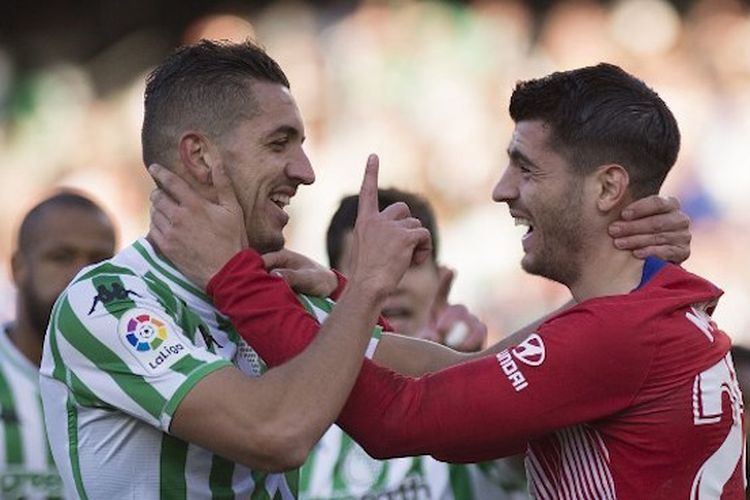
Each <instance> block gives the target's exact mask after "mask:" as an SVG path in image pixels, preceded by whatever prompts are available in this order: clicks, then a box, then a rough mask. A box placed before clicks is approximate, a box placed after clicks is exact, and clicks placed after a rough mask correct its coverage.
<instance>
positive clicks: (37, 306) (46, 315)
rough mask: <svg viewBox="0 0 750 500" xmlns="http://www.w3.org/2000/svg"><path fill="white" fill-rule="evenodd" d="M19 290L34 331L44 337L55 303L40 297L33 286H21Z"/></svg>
mask: <svg viewBox="0 0 750 500" xmlns="http://www.w3.org/2000/svg"><path fill="white" fill-rule="evenodd" d="M18 292H19V295H20V297H19V298H20V299H21V300H23V304H24V307H25V309H26V314H27V315H28V320H29V323H30V324H31V326H32V327H33V328H34V331H36V332H37V333H38V334H39V337H40V338H44V336H45V334H46V333H47V324H48V323H49V320H50V316H51V315H52V306H53V305H54V303H53V302H50V301H47V300H44V299H42V298H41V297H39V295H38V294H37V293H36V292H35V291H34V290H33V289H32V288H31V287H24V288H20V289H19V290H18Z"/></svg>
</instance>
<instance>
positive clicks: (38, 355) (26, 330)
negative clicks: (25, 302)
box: [8, 307, 44, 366]
mask: <svg viewBox="0 0 750 500" xmlns="http://www.w3.org/2000/svg"><path fill="white" fill-rule="evenodd" d="M8 338H9V339H10V341H11V342H12V343H13V345H15V346H16V348H17V349H18V350H19V351H20V352H21V354H23V355H24V356H26V358H27V359H28V360H29V361H31V363H32V364H34V365H35V366H39V365H40V364H41V362H42V350H43V346H44V332H40V331H37V330H36V328H35V327H34V326H33V325H32V324H31V322H30V321H29V319H28V314H27V313H26V311H25V310H24V309H23V308H22V307H17V308H16V321H15V323H13V324H11V325H9V326H8Z"/></svg>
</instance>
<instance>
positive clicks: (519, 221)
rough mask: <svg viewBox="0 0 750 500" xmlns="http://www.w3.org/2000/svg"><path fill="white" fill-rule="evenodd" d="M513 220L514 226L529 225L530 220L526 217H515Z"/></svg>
mask: <svg viewBox="0 0 750 500" xmlns="http://www.w3.org/2000/svg"><path fill="white" fill-rule="evenodd" d="M514 221H515V222H516V226H531V221H529V220H528V219H524V218H521V217H516V218H515V219H514Z"/></svg>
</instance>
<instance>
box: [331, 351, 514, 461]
mask: <svg viewBox="0 0 750 500" xmlns="http://www.w3.org/2000/svg"><path fill="white" fill-rule="evenodd" d="M503 377H504V375H503V374H502V372H501V370H500V368H499V366H498V363H497V361H496V360H495V358H494V357H490V358H485V359H482V360H479V361H475V362H471V363H466V364H462V365H460V366H457V367H454V368H450V369H448V370H444V371H441V372H439V373H435V374H431V375H428V376H425V377H422V378H419V379H412V378H409V377H404V376H399V375H396V374H393V373H390V372H388V370H387V369H385V368H382V367H379V366H377V365H375V364H374V363H372V362H369V361H365V363H364V364H363V366H362V371H361V372H360V374H359V377H358V379H357V383H356V384H355V386H354V389H353V390H352V393H351V395H350V397H349V399H348V400H347V403H346V405H345V406H344V409H343V411H342V413H341V415H340V416H339V419H338V420H337V423H338V424H339V425H340V426H341V427H342V428H343V429H344V430H345V431H346V432H347V433H348V434H350V435H351V436H352V437H353V438H354V439H355V440H356V441H357V442H358V443H359V444H360V445H362V446H363V447H364V449H365V450H366V451H367V452H368V453H369V454H370V455H371V456H373V457H375V458H380V459H383V458H391V457H401V456H414V455H434V456H435V457H437V458H439V459H440V460H445V461H450V462H477V461H482V460H489V459H492V458H498V457H501V456H508V455H512V454H515V453H518V452H520V451H522V450H523V449H524V448H525V445H526V442H527V434H526V431H527V429H528V426H526V427H524V425H522V423H523V421H524V418H517V416H514V415H513V412H512V411H508V410H509V403H510V402H511V401H513V400H512V399H511V398H510V394H508V391H507V390H506V389H507V388H506V387H504V386H503V384H505V385H506V386H507V385H508V383H507V381H506V380H503ZM526 420H528V419H526Z"/></svg>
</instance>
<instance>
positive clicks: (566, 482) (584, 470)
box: [526, 425, 617, 500]
mask: <svg viewBox="0 0 750 500" xmlns="http://www.w3.org/2000/svg"><path fill="white" fill-rule="evenodd" d="M555 439H556V443H555V445H556V446H555V448H554V451H553V453H550V454H554V455H555V458H554V459H553V460H554V461H555V462H556V463H554V464H550V463H548V460H550V459H551V457H550V456H549V454H548V456H544V457H542V456H538V455H537V454H536V453H535V452H534V447H533V446H530V447H529V449H528V453H527V456H526V473H527V475H528V480H529V488H530V491H531V492H532V494H533V495H534V496H535V497H536V498H540V499H558V498H562V499H571V500H578V499H586V498H591V499H615V498H616V497H617V495H616V492H615V485H614V480H613V478H612V474H611V472H610V470H609V451H608V450H607V448H606V446H605V445H604V441H603V440H602V439H601V437H600V436H599V434H598V432H596V431H595V430H594V429H592V428H591V427H589V426H587V425H578V426H574V427H569V428H566V429H562V430H560V431H558V432H557V433H555Z"/></svg>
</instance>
